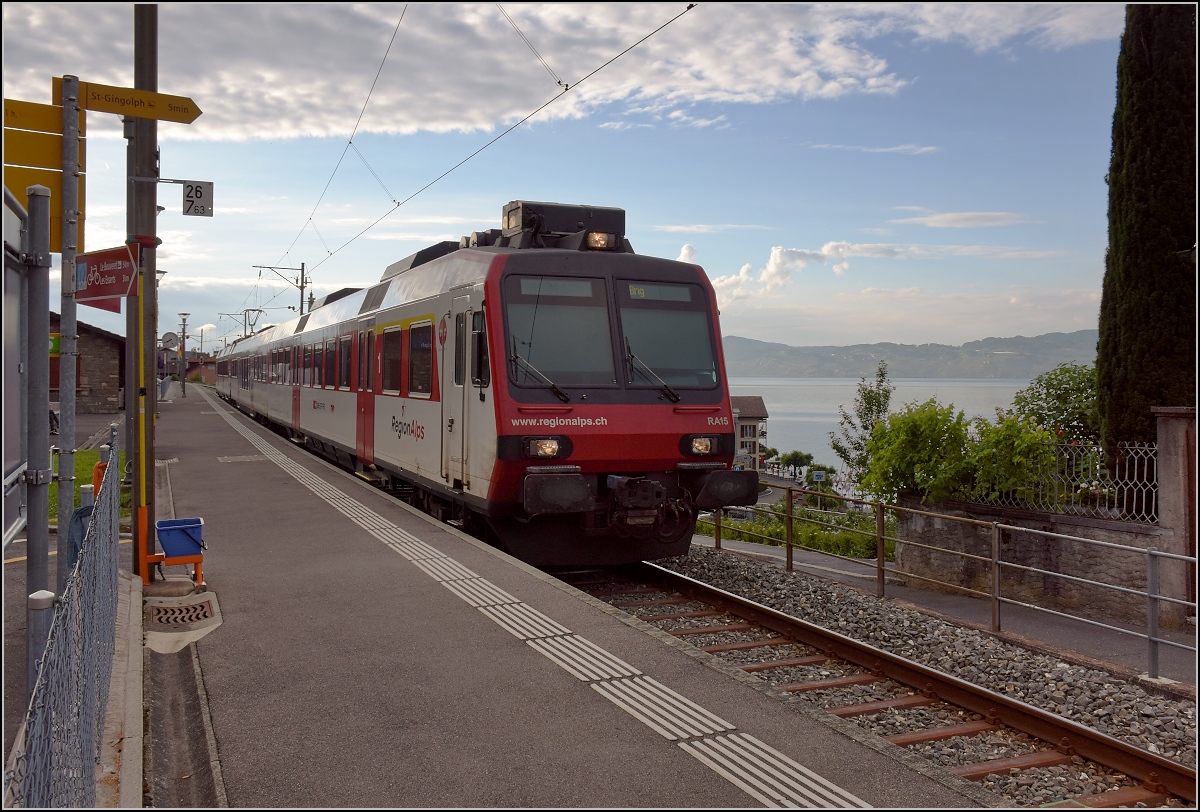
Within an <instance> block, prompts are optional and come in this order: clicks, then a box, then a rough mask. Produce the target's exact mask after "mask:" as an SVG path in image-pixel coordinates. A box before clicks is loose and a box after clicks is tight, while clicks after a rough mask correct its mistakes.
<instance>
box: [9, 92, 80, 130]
mask: <svg viewBox="0 0 1200 812" xmlns="http://www.w3.org/2000/svg"><path fill="white" fill-rule="evenodd" d="M62 117H63V111H62V108H61V107H58V106H55V105H53V104H37V103H36V102H27V101H20V100H19V99H5V100H4V128H5V129H6V130H7V129H16V130H35V131H37V132H40V133H55V134H57V135H62V131H63V120H62ZM6 135H7V133H6ZM79 135H80V136H85V135H87V115H86V113H85V111H83V110H80V111H79Z"/></svg>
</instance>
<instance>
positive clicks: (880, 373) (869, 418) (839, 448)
mask: <svg viewBox="0 0 1200 812" xmlns="http://www.w3.org/2000/svg"><path fill="white" fill-rule="evenodd" d="M895 390H896V387H894V386H892V383H891V381H889V380H888V375H887V361H884V360H880V361H879V368H878V369H877V370H876V371H875V382H874V383H870V384H869V383H867V379H866V378H865V377H864V378H860V379H859V384H858V393H857V394H856V395H855V397H854V415H853V416H851V415H850V414H847V412H846V407H845V406H839V407H838V413H839V414H841V419H840V420H839V421H838V423H839V424H840V426H841V429H840V432H841V435H842V436H841V437H840V438H839V437H838V436H837V434H835V433H834V432H832V431H831V432H829V445H830V447H831V448H832V449H833V452H834V453H835V454H837V455H838V457H839V458H841V460H842V462H844V463H845V464H846V475H847V476H848V477H849V478H850V480H851V481H852V482H854V483H855V484H856V485H859V484H862V478H863V477H864V476H865V475H866V472H867V464H868V462H869V458H868V456H867V443H868V442H869V441H870V439H871V432H873V431H874V430H875V424H876V423H878V422H879V421H880V420H883V419H884V418H886V417H887V414H888V404H889V403H890V402H891V399H892V392H894V391H895Z"/></svg>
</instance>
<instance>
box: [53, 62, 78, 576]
mask: <svg viewBox="0 0 1200 812" xmlns="http://www.w3.org/2000/svg"><path fill="white" fill-rule="evenodd" d="M62 102H63V106H62V133H63V139H62V200H61V201H60V204H61V209H60V211H61V215H62V232H61V238H60V239H61V242H62V246H61V248H62V261H61V263H60V268H61V273H60V274H59V277H60V280H61V282H60V291H61V294H62V302H61V307H60V310H59V313H60V315H59V320H58V332H59V350H58V445H59V447H60V451H59V457H58V532H57V533H56V534H55V536H56V542H57V543H56V545H55V546H56V548H57V550H58V560H59V561H66V555H67V541H68V539H67V525H68V524H69V523H70V521H71V515H72V514H73V513H74V512H75V392H76V383H77V381H76V372H77V370H76V367H75V364H76V360H77V359H78V358H79V335H78V333H79V330H78V326H77V319H76V313H75V307H76V305H75V255H76V253H77V251H78V248H79V216H80V214H79V77H77V76H63V81H62ZM69 574H70V573H68V572H67V570H66V567H58V568H57V577H56V578H55V583H56V584H57V591H58V594H60V595H61V594H62V593H63V591H64V590H65V589H66V586H67V576H68V575H69Z"/></svg>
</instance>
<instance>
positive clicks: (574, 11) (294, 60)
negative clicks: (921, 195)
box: [3, 3, 1124, 154]
mask: <svg viewBox="0 0 1200 812" xmlns="http://www.w3.org/2000/svg"><path fill="white" fill-rule="evenodd" d="M81 8H82V10H81ZM158 8H159V15H158V27H159V42H160V48H159V88H160V90H161V91H162V92H164V93H173V94H176V95H182V96H187V97H190V98H191V99H193V100H194V101H195V102H196V104H197V105H198V106H199V107H200V109H201V110H203V111H204V113H203V115H201V117H200V118H199V119H197V120H196V121H195V122H194V123H192V124H190V125H183V124H173V123H169V122H163V123H162V124H160V127H159V129H160V138H161V139H204V140H246V139H279V138H295V137H302V136H335V137H348V136H349V135H350V133H351V130H352V129H354V128H357V132H358V133H360V134H361V133H367V132H372V133H387V134H397V133H398V134H410V133H415V132H418V131H428V132H434V133H449V132H471V131H479V130H483V131H494V130H496V129H497V128H501V127H506V126H509V125H511V124H513V123H515V122H517V121H519V120H520V119H521V118H522V117H524V116H526V115H528V114H529V113H530V112H532V111H533V110H535V109H537V108H538V107H540V106H541V105H543V104H545V103H546V102H547V101H550V100H551V99H555V101H554V103H553V104H551V105H550V106H548V107H547V108H546V109H545V110H543V111H542V112H541V113H540V114H539V116H538V120H547V119H554V118H567V119H575V118H582V117H585V116H588V115H590V114H592V113H593V112H595V111H597V110H598V109H599V108H601V107H616V108H625V110H624V114H620V113H618V115H617V116H616V117H615V118H614V117H612V116H609V121H607V122H606V123H604V124H602V125H600V126H604V127H608V128H618V127H633V126H642V125H647V124H651V125H652V124H655V123H675V124H677V125H686V126H702V127H713V126H720V125H721V124H722V123H723V117H721V116H715V117H708V116H697V115H694V114H693V113H692V112H691V111H690V110H689V108H690V107H691V106H693V105H695V104H698V103H705V102H715V103H736V104H767V103H776V102H780V101H785V100H790V99H837V98H841V97H845V96H850V95H856V94H885V95H889V94H895V93H897V92H900V91H901V90H902V89H903V88H904V87H905V86H906V85H908V84H909V83H910V81H912V80H911V79H910V78H906V77H902V76H899V75H897V74H896V73H895V72H894V71H892V70H891V69H890V67H889V65H888V62H887V60H886V59H884V58H883V57H881V56H879V55H878V54H877V53H874V52H872V51H871V50H870V48H871V43H872V41H873V40H877V39H882V38H884V37H889V38H892V39H897V38H898V39H900V40H912V41H916V42H921V41H938V42H954V43H960V44H962V45H964V46H965V47H968V48H971V49H973V50H975V51H980V52H982V51H988V50H995V49H1001V48H1010V47H1012V46H1013V45H1014V44H1017V43H1021V42H1029V43H1032V44H1033V45H1035V46H1038V47H1044V48H1066V47H1071V46H1074V45H1080V44H1084V43H1087V42H1093V41H1096V40H1101V39H1113V38H1116V37H1117V36H1119V35H1120V32H1121V29H1122V26H1123V19H1124V10H1123V6H1120V5H1117V4H1098V5H1073V4H1064V5H1037V4H1029V5H1022V4H1003V5H1001V4H955V5H951V4H923V5H900V4H883V5H851V4H846V5H842V4H836V5H800V4H794V5H793V4H763V5H757V4H719V3H718V4H701V5H699V6H697V7H696V8H694V9H692V10H691V11H690V12H688V13H686V14H684V15H682V17H680V18H679V19H678V20H676V21H675V22H674V23H672V24H670V25H667V26H666V27H665V28H662V30H660V31H658V32H657V33H656V34H654V35H653V36H651V37H650V38H649V39H647V40H646V41H645V42H641V43H638V41H639V40H640V39H642V38H643V37H645V36H646V35H648V34H650V33H651V32H653V31H655V29H658V28H660V27H661V26H663V25H664V24H665V23H667V22H668V21H669V20H671V19H672V17H675V16H676V15H678V14H679V12H680V10H681V9H680V7H679V6H678V5H668V4H657V3H620V4H607V5H605V4H601V5H593V4H558V3H551V4H540V5H525V6H513V7H511V8H509V9H508V11H509V14H510V16H511V17H512V18H513V20H514V21H515V23H516V24H517V26H518V27H519V28H520V30H521V32H522V33H523V34H524V35H525V37H526V38H528V39H529V41H530V42H533V43H536V46H537V49H538V52H539V53H540V54H541V56H542V57H543V58H544V59H545V60H546V61H547V62H548V63H549V64H550V65H551V66H552V67H553V70H554V72H555V73H556V74H557V75H558V76H560V77H562V78H563V80H564V81H566V82H567V83H568V84H571V85H572V89H571V91H570V92H568V93H562V92H561V88H560V87H559V86H558V85H557V84H556V83H555V81H554V79H553V78H552V77H551V76H550V75H549V74H548V73H547V72H546V70H545V69H544V68H543V67H542V65H541V64H539V63H538V61H537V59H535V58H534V56H533V55H532V54H531V53H530V52H529V49H528V47H527V46H526V44H525V43H524V42H522V41H521V38H520V37H519V36H518V35H517V33H516V32H515V31H513V30H512V29H511V28H510V26H509V25H508V23H507V22H506V21H505V20H504V18H503V16H502V15H501V13H500V12H499V10H498V9H496V8H494V7H492V6H489V5H465V4H451V3H438V4H417V5H411V6H407V7H405V6H401V5H399V4H371V3H367V4H336V3H321V4H253V3H252V4H221V5H217V6H213V5H204V4H185V3H166V4H161V5H159V6H158ZM404 8H407V11H405V12H404V17H403V21H402V23H401V24H400V26H399V29H398V30H397V27H396V24H397V21H398V20H400V17H401V11H402V9H404ZM131 10H132V8H131V6H129V5H127V4H111V5H110V4H93V5H89V6H86V7H80V6H78V5H76V4H72V3H5V4H4V10H3V13H4V54H3V58H4V79H5V96H6V97H9V98H18V99H25V100H29V101H38V102H41V101H48V100H49V98H48V97H49V92H50V88H49V77H51V76H62V75H64V74H71V75H77V76H79V77H80V78H81V79H83V80H84V81H92V82H98V83H103V84H110V85H117V86H122V87H131V86H132V85H133V76H132V65H133V45H132V22H133V20H132V14H131ZM393 33H394V34H395V40H394V42H392V44H391V50H390V51H388V48H389V42H391V41H392V37H393ZM635 43H638V44H637V45H636V47H634V48H632V50H628V52H627V53H623V52H625V51H627V49H629V48H630V46H632V45H634V44H635ZM184 46H186V47H184ZM385 53H387V58H386V60H384V55H385ZM618 55H620V56H619V58H616V57H618ZM614 58H616V59H615V61H614ZM610 61H611V64H609V65H608V66H607V67H605V68H604V69H603V70H601V71H599V72H598V73H594V72H595V71H596V70H597V68H600V67H601V66H602V65H605V63H608V62H610ZM381 62H382V70H380V64H381ZM377 75H378V79H376V77H377ZM576 83H577V84H576ZM368 95H369V103H367V104H366V106H365V109H364V102H367V99H368ZM560 96H561V98H559V97H560ZM360 114H361V118H360ZM88 130H89V135H92V136H99V137H110V138H111V137H119V135H120V124H119V120H118V119H117V117H116V116H94V117H92V118H90V119H89V122H88ZM826 148H830V147H829V145H826ZM841 148H852V149H862V150H864V151H896V152H908V153H910V154H922V153H923V152H925V151H928V150H932V149H936V148H935V147H926V146H918V145H912V144H904V145H899V146H883V147H878V146H865V147H841Z"/></svg>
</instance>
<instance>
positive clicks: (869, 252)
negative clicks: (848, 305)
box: [712, 241, 1066, 303]
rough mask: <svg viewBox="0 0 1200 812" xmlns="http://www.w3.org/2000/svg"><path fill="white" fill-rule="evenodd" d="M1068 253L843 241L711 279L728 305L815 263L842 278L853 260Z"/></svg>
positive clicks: (775, 252)
mask: <svg viewBox="0 0 1200 812" xmlns="http://www.w3.org/2000/svg"><path fill="white" fill-rule="evenodd" d="M1065 253H1066V252H1065V251H1059V250H1041V251H1033V250H1028V249H1022V248H1013V247H1011V246H998V245H900V244H889V243H852V242H844V241H832V242H827V243H825V244H824V245H823V246H821V248H820V249H819V250H816V251H813V250H808V249H803V248H784V247H781V246H775V247H773V248H772V249H771V254H770V256H769V257H768V258H767V262H766V265H764V266H763V268H762V269H761V270H760V271H759V272H758V273H757V274H756V273H754V272H753V266H752V265H751V264H750V263H746V264H745V265H743V266H742V267H741V268H740V269H739V270H738V272H737V273H736V274H727V275H724V276H718V277H716V278H715V279H713V280H712V284H713V288H714V289H716V292H717V299H718V301H719V302H721V303H726V302H734V301H739V300H743V299H764V298H768V297H770V296H771V294H774V293H775V292H777V291H778V290H780V289H781V288H783V287H784V286H785V285H786V284H787V283H788V281H790V279H791V277H792V275H793V273H798V272H800V271H802V270H804V269H805V268H806V267H808V266H809V265H811V264H814V263H815V264H820V265H826V264H829V265H830V269H831V270H832V271H833V273H834V274H835V275H836V276H841V275H843V274H844V273H845V272H846V271H847V270H849V268H850V259H851V258H852V257H870V258H875V259H899V260H910V259H930V260H937V259H946V258H950V257H987V258H991V259H1046V258H1049V257H1056V256H1062V255H1064V254H1065ZM868 290H873V289H868Z"/></svg>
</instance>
